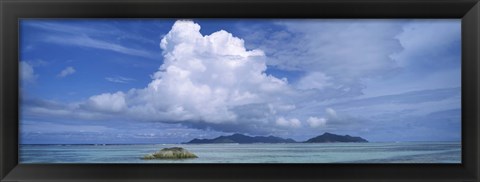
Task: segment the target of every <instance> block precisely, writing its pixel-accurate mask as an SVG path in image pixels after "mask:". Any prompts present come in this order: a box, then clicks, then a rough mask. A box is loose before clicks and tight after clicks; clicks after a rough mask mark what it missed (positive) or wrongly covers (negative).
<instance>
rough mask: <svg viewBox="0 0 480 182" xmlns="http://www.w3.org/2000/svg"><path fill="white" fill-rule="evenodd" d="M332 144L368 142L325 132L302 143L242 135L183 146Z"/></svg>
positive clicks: (236, 134) (203, 140) (190, 142)
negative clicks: (217, 144) (216, 144)
mask: <svg viewBox="0 0 480 182" xmlns="http://www.w3.org/2000/svg"><path fill="white" fill-rule="evenodd" d="M334 142H360V143H365V142H368V141H367V140H366V139H364V138H362V137H354V136H350V135H343V136H342V135H336V134H332V133H329V132H325V133H324V134H322V135H319V136H316V137H313V138H310V139H308V140H306V141H303V142H298V141H295V140H293V139H291V138H286V139H285V138H281V137H277V136H272V135H270V136H247V135H244V134H238V133H235V134H232V135H226V136H223V135H222V136H219V137H216V138H212V139H198V138H194V139H192V140H190V141H188V142H185V143H184V144H214V143H239V144H251V143H334Z"/></svg>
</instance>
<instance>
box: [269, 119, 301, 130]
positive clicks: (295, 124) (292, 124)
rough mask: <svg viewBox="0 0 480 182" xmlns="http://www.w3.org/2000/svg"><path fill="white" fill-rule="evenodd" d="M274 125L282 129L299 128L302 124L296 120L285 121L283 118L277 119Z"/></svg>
mask: <svg viewBox="0 0 480 182" xmlns="http://www.w3.org/2000/svg"><path fill="white" fill-rule="evenodd" d="M275 123H276V124H277V125H279V126H283V127H293V128H299V127H301V126H302V123H301V122H300V120H298V119H297V118H291V119H285V118H284V117H279V118H278V119H277V120H276V122H275Z"/></svg>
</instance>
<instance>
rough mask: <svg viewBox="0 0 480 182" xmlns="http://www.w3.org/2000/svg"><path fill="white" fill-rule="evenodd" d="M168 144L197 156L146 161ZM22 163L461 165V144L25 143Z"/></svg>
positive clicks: (21, 156)
mask: <svg viewBox="0 0 480 182" xmlns="http://www.w3.org/2000/svg"><path fill="white" fill-rule="evenodd" d="M166 147H183V148H185V149H187V150H189V151H190V152H192V153H194V154H196V155H197V156H198V158H196V159H183V160H142V159H141V157H142V156H144V155H146V154H150V153H153V152H155V151H158V150H160V149H162V148H166ZM19 154H20V156H19V158H20V161H19V162H20V163H461V144H460V143H459V142H404V143H316V144H312V143H294V144H156V145H153V144H149V145H21V146H20V147H19Z"/></svg>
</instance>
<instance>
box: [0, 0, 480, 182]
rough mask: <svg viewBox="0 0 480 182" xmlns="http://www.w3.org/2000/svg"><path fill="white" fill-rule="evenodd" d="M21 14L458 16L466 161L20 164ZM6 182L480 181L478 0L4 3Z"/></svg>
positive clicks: (2, 164) (1, 124)
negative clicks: (19, 82) (459, 23)
mask: <svg viewBox="0 0 480 182" xmlns="http://www.w3.org/2000/svg"><path fill="white" fill-rule="evenodd" d="M20 18H429V19H430V18H433V19H435V18H459V19H462V75H461V76H462V115H461V117H462V164H75V165H74V164H48V165H47V164H18V151H17V146H18V121H19V120H18V118H19V117H18V112H19V109H18V106H19V103H18V97H19V92H18V63H19V62H18V60H19V57H18V44H19V43H18V35H19V34H18V22H19V19H20ZM0 23H1V24H0V26H1V27H0V31H1V32H0V35H1V37H0V55H1V61H0V73H1V74H0V181H100V180H101V181H395V182H397V181H442V182H475V181H479V179H480V168H479V163H480V145H479V138H480V135H479V133H480V125H479V119H480V118H479V117H480V115H479V107H478V105H479V103H480V100H479V99H480V97H479V94H480V90H479V87H480V84H479V76H480V75H479V70H480V67H479V66H480V64H479V63H480V53H479V52H480V30H479V29H480V3H479V2H478V0H299V1H295V0H283V1H282V0H177V1H175V0H141V1H135V0H63V1H60V0H37V1H33V0H0Z"/></svg>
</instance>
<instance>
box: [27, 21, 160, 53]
mask: <svg viewBox="0 0 480 182" xmlns="http://www.w3.org/2000/svg"><path fill="white" fill-rule="evenodd" d="M27 25H28V26H32V27H35V28H38V29H42V30H45V31H47V32H54V34H48V35H47V36H45V39H44V41H47V42H50V43H56V44H62V45H73V46H81V47H89V48H96V49H103V50H109V51H114V52H117V53H122V54H127V55H132V56H140V57H145V58H154V55H153V54H152V53H150V52H148V51H145V50H141V49H135V48H130V47H127V46H124V45H121V44H119V43H117V42H116V41H118V40H123V39H130V40H134V41H137V42H140V43H149V44H151V43H152V42H153V40H150V39H147V38H145V37H141V36H138V35H131V34H129V33H126V32H124V31H121V30H119V29H118V28H116V27H114V26H109V25H103V24H102V25H96V27H95V28H89V27H88V26H78V25H77V26H73V25H68V24H61V23H52V22H32V23H28V24H27ZM98 26H101V29H102V31H100V29H99V27H98ZM103 30H109V31H103ZM99 37H101V38H99ZM112 38H113V39H112ZM106 39H109V40H111V41H108V40H106Z"/></svg>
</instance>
